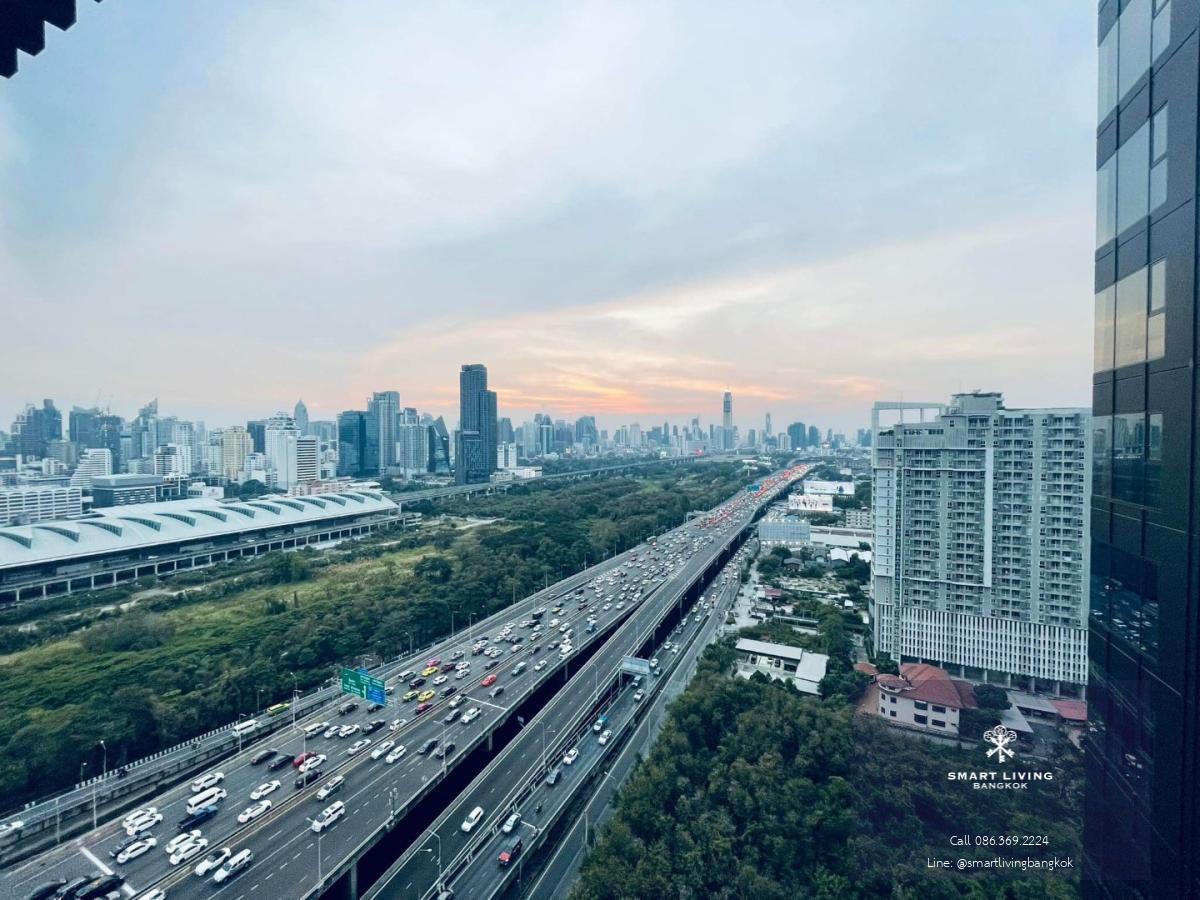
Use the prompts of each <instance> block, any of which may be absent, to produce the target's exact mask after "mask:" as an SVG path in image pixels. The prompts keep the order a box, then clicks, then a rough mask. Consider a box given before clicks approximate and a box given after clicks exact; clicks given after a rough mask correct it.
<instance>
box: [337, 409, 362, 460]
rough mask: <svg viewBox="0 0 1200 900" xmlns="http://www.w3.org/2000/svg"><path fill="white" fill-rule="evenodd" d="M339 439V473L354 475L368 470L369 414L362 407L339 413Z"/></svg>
mask: <svg viewBox="0 0 1200 900" xmlns="http://www.w3.org/2000/svg"><path fill="white" fill-rule="evenodd" d="M337 439H338V466H337V473H338V474H339V475H349V476H351V477H354V476H357V475H361V474H362V473H363V472H365V471H367V468H366V460H365V455H366V452H367V414H366V413H365V412H364V411H363V410H360V409H348V410H345V411H344V412H341V413H338V418H337Z"/></svg>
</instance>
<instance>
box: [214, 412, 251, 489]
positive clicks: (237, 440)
mask: <svg viewBox="0 0 1200 900" xmlns="http://www.w3.org/2000/svg"><path fill="white" fill-rule="evenodd" d="M253 452H254V440H253V439H252V438H251V437H250V432H249V431H247V430H246V429H245V428H243V427H242V426H241V425H231V426H229V427H228V428H226V429H225V430H224V431H222V432H221V475H222V476H224V477H225V478H226V479H228V480H229V481H236V480H237V477H238V473H240V472H241V471H242V466H243V465H244V464H245V462H246V457H247V456H249V455H250V454H251V453H253Z"/></svg>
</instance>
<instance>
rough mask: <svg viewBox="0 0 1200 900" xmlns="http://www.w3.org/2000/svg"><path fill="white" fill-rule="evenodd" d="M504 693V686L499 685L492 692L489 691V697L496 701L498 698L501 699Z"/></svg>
mask: <svg viewBox="0 0 1200 900" xmlns="http://www.w3.org/2000/svg"><path fill="white" fill-rule="evenodd" d="M503 693H504V685H502V684H498V685H496V686H495V687H494V688H492V689H491V690H490V691H488V696H489V697H491V698H492V699H493V700H495V699H496V698H497V697H499V696H500V695H501V694H503Z"/></svg>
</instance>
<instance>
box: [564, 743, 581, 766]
mask: <svg viewBox="0 0 1200 900" xmlns="http://www.w3.org/2000/svg"><path fill="white" fill-rule="evenodd" d="M577 759H579V748H578V747H572V748H571V749H570V750H568V751H567V752H566V753H564V754H563V765H564V766H569V765H571V763H573V762H575V760H577Z"/></svg>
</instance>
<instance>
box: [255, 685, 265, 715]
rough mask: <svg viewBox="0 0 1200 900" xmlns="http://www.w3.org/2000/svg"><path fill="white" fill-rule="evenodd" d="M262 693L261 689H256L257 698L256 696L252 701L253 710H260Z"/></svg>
mask: <svg viewBox="0 0 1200 900" xmlns="http://www.w3.org/2000/svg"><path fill="white" fill-rule="evenodd" d="M262 692H263V689H262V688H259V689H258V696H257V697H256V698H255V700H254V708H255V709H256V710H259V709H262Z"/></svg>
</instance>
